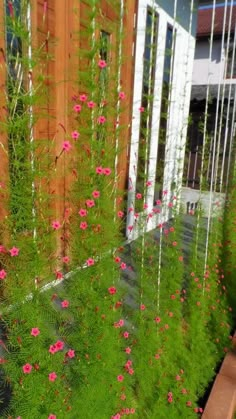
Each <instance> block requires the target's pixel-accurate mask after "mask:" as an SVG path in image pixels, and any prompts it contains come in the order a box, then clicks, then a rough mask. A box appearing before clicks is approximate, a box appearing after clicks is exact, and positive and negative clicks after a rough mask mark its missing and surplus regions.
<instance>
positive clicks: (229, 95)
mask: <svg viewBox="0 0 236 419" xmlns="http://www.w3.org/2000/svg"><path fill="white" fill-rule="evenodd" d="M229 30H230V32H231V27H230V28H229ZM235 48H236V24H235V26H234V40H233V53H232V62H231V68H230V85H229V93H228V104H227V114H226V126H225V135H224V148H223V158H222V167H221V175H220V192H222V187H223V179H224V171H225V157H226V149H227V144H229V145H230V140H231V135H229V120H230V107H231V94H232V87H233V85H234V90H235V83H233V75H234V74H233V72H234V67H235ZM228 56H229V51H228ZM228 56H227V57H226V64H227V66H226V69H227V68H228V58H229V57H228ZM226 69H225V71H226ZM225 77H226V73H225ZM234 102H235V99H234ZM234 102H233V103H234ZM234 105H235V103H234ZM234 105H233V106H234ZM234 120H235V115H234V112H233V113H232V120H231V125H232V126H233V125H234ZM228 138H229V141H228ZM230 163H231V152H230V153H229V157H228V166H230ZM225 186H226V185H225ZM226 187H227V186H226ZM225 192H226V190H225Z"/></svg>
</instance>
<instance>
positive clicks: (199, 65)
mask: <svg viewBox="0 0 236 419" xmlns="http://www.w3.org/2000/svg"><path fill="white" fill-rule="evenodd" d="M221 50H222V41H221V39H218V40H214V42H213V48H212V55H211V57H210V41H209V39H204V40H198V41H197V42H196V51H195V56H194V65H193V77H192V83H193V85H208V84H215V85H218V84H220V83H223V81H224V83H226V84H230V83H232V82H233V83H236V79H233V80H232V79H227V78H225V77H224V74H225V67H226V58H225V54H226V51H225V48H224V49H223V52H221Z"/></svg>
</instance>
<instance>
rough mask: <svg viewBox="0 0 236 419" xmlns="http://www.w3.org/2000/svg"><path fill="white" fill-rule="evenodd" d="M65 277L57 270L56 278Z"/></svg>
mask: <svg viewBox="0 0 236 419" xmlns="http://www.w3.org/2000/svg"><path fill="white" fill-rule="evenodd" d="M62 278H63V274H62V272H60V271H56V279H62Z"/></svg>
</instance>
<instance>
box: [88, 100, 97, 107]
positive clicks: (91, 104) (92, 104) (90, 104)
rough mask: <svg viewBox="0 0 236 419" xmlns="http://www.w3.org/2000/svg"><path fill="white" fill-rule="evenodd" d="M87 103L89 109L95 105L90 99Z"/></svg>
mask: <svg viewBox="0 0 236 419" xmlns="http://www.w3.org/2000/svg"><path fill="white" fill-rule="evenodd" d="M87 105H88V107H89V108H90V109H93V108H95V106H96V104H95V103H94V102H93V101H92V100H90V102H88V103H87Z"/></svg>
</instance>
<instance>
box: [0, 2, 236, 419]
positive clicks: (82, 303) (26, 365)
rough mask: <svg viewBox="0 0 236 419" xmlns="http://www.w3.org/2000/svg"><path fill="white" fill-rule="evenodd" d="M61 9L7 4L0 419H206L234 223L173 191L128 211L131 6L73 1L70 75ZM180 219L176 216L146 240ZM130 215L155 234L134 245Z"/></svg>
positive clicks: (225, 327)
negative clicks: (158, 218)
mask: <svg viewBox="0 0 236 419" xmlns="http://www.w3.org/2000/svg"><path fill="white" fill-rule="evenodd" d="M36 3H37V4H36ZM82 3H83V7H82V5H81V4H82ZM71 4H72V3H71ZM53 7H54V8H55V10H54V12H55V13H58V14H59V13H62V14H63V12H62V11H60V10H57V9H56V7H57V6H56V5H55V4H54V2H46V1H44V2H43V1H42V2H40V1H39V2H29V1H28V0H21V1H8V0H6V1H5V4H4V13H3V17H2V21H1V32H2V36H3V37H4V39H5V44H6V50H5V53H4V51H1V54H2V57H1V68H0V71H1V80H3V84H2V92H1V120H0V131H1V138H0V145H1V153H2V155H1V156H3V157H2V159H3V160H2V161H3V162H5V163H4V164H5V166H4V167H5V170H4V172H3V173H1V172H0V173H1V176H2V179H1V178H0V182H1V183H0V186H1V194H2V195H1V198H2V203H1V206H2V208H1V214H2V219H1V226H0V238H1V243H0V244H1V245H0V287H1V290H0V313H1V321H0V334H1V339H0V364H1V390H2V392H1V398H2V405H0V417H2V418H8V419H10V418H14V419H15V418H18V419H19V418H21V419H38V418H42V419H43V418H45V419H64V418H70V419H77V418H81V419H90V418H94V417H96V418H98V419H110V418H112V419H120V418H121V417H123V416H124V417H126V416H133V417H134V418H139V419H144V418H150V419H164V418H171V419H172V418H173V419H175V418H179V417H183V418H192V417H193V418H194V417H199V416H200V415H201V413H202V411H203V406H202V405H201V402H200V400H201V398H202V397H203V396H204V393H205V391H206V388H207V387H208V385H209V383H210V382H211V381H212V379H213V378H214V375H215V370H216V368H217V366H218V365H219V363H220V362H221V360H222V359H223V357H224V354H225V353H226V352H227V351H228V350H229V348H230V340H231V332H232V308H231V305H233V302H232V301H230V302H229V292H228V278H230V283H229V286H230V295H232V294H233V290H234V286H233V270H234V269H235V267H234V265H233V264H234V261H233V257H232V255H233V252H234V246H235V242H234V237H233V236H232V237H231V233H232V231H234V227H232V225H231V224H230V223H231V222H232V212H231V210H228V211H227V210H226V211H225V213H226V215H225V217H226V221H225V218H224V208H221V209H220V210H217V211H218V212H216V214H215V216H214V217H213V218H212V219H211V222H210V223H207V218H206V216H205V215H204V214H203V213H202V211H201V208H200V207H199V209H198V211H196V212H195V214H192V215H188V216H185V215H184V214H182V209H181V205H180V196H179V195H178V191H176V190H175V189H174V188H173V190H171V191H169V193H168V194H166V191H161V192H162V194H161V195H160V197H159V198H160V199H158V202H157V203H156V205H155V208H147V207H145V205H146V202H145V194H142V196H141V197H140V200H139V203H138V208H136V209H135V208H134V207H129V208H127V194H128V191H127V188H126V189H125V188H124V184H125V180H124V175H123V174H122V173H123V172H122V170H123V169H122V170H120V167H122V168H123V167H124V166H126V165H124V164H123V165H122V159H124V156H126V154H127V153H126V150H127V147H128V146H129V142H128V143H126V141H125V140H124V138H126V137H128V136H129V135H130V127H129V124H131V122H132V115H130V108H129V101H130V98H131V97H132V92H131V91H129V90H127V89H125V86H126V84H125V80H123V81H122V77H121V74H122V71H123V70H124V68H125V65H126V62H127V60H129V59H130V57H129V54H128V53H127V50H126V49H125V42H126V37H127V35H128V34H127V28H126V26H125V25H124V22H126V21H127V19H128V15H127V13H128V10H127V8H126V7H124V5H123V2H122V1H119V0H110V1H107V2H106V8H107V9H106V10H107V15H106V14H104V13H103V11H104V9H102V8H103V7H104V5H103V2H102V1H99V0H93V1H91V2H86V1H84V2H76V1H75V2H74V3H73V9H72V10H71V12H72V13H73V16H74V22H75V23H74V26H73V28H72V29H71V33H72V37H71V43H69V44H68V45H69V46H70V50H69V51H68V54H71V55H70V59H71V62H70V63H71V64H70V65H69V66H68V68H67V71H66V72H65V73H64V77H62V78H61V79H58V75H57V74H56V71H55V68H57V67H55V65H56V64H55V63H58V61H60V57H61V55H60V54H61V48H62V45H64V44H62V41H61V39H60V37H59V36H57V35H58V33H60V32H59V29H58V28H57V29H56V30H55V32H53V29H50V28H51V26H50V25H51V20H50V19H51V17H52V15H53ZM109 10H110V12H109ZM109 13H110V14H111V15H112V16H113V20H112V19H111V18H107V16H108V15H109ZM34 25H35V26H34ZM76 28H77V29H76ZM67 29H68V28H67ZM63 33H64V32H63ZM150 38H153V34H152V37H150ZM150 42H151V41H150ZM153 57H155V52H153ZM153 59H154V58H153ZM53 69H54V70H53ZM53 71H55V72H54V73H53ZM53 75H54V76H55V79H54V77H53ZM58 91H59V92H60V93H58ZM65 92H66V93H65ZM152 96H153V91H152V89H150V91H149V92H147V94H146V97H145V100H146V102H145V103H146V108H145V109H141V110H140V112H142V122H143V132H142V136H144V138H145V136H148V135H149V134H148V128H147V129H146V130H145V127H147V126H148V124H147V119H148V118H149V114H148V109H149V106H150V103H152V100H153V97H152ZM62 98H63V99H62ZM165 117H166V118H167V116H166V115H162V118H165ZM60 118H61V119H60ZM145 118H146V122H145ZM163 120H164V119H163ZM65 121H66V122H65ZM163 124H164V122H163ZM141 157H142V156H141ZM141 160H142V159H141V158H140V161H141ZM141 163H142V162H141ZM3 179H4V181H3ZM140 182H141V183H143V186H144V188H143V190H145V189H147V188H148V185H149V179H148V178H147V177H146V175H145V176H144V177H143V178H142V179H140ZM229 198H230V197H229ZM227 205H229V206H230V205H232V204H231V201H230V199H229V200H227ZM140 208H145V210H146V211H147V212H143V213H142V214H143V215H142V214H141V215H139V213H141V209H140ZM230 208H232V207H230ZM167 210H168V211H169V210H171V211H172V213H171V214H172V217H171V221H169V222H166V223H161V222H160V223H157V226H156V228H155V229H154V230H153V231H152V232H149V233H146V224H147V222H148V219H149V218H151V217H152V215H153V213H154V212H155V211H156V212H159V213H160V214H162V213H163V212H166V211H167ZM131 211H134V212H135V214H136V218H138V217H141V221H140V225H142V229H141V230H142V234H141V235H140V237H139V238H138V239H137V240H135V241H132V242H131V241H128V240H126V239H125V238H124V235H123V231H124V229H125V222H126V214H127V213H128V212H131ZM225 222H226V224H224V223H225ZM225 225H227V230H226V229H225V228H224V226H225ZM186 226H187V227H186ZM130 228H131V229H132V226H130ZM186 228H187V229H189V231H190V233H189V236H188V241H187V238H186ZM226 231H227V234H226ZM186 244H187V245H186ZM225 249H226V250H227V251H225ZM229 272H231V273H230V274H229Z"/></svg>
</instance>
